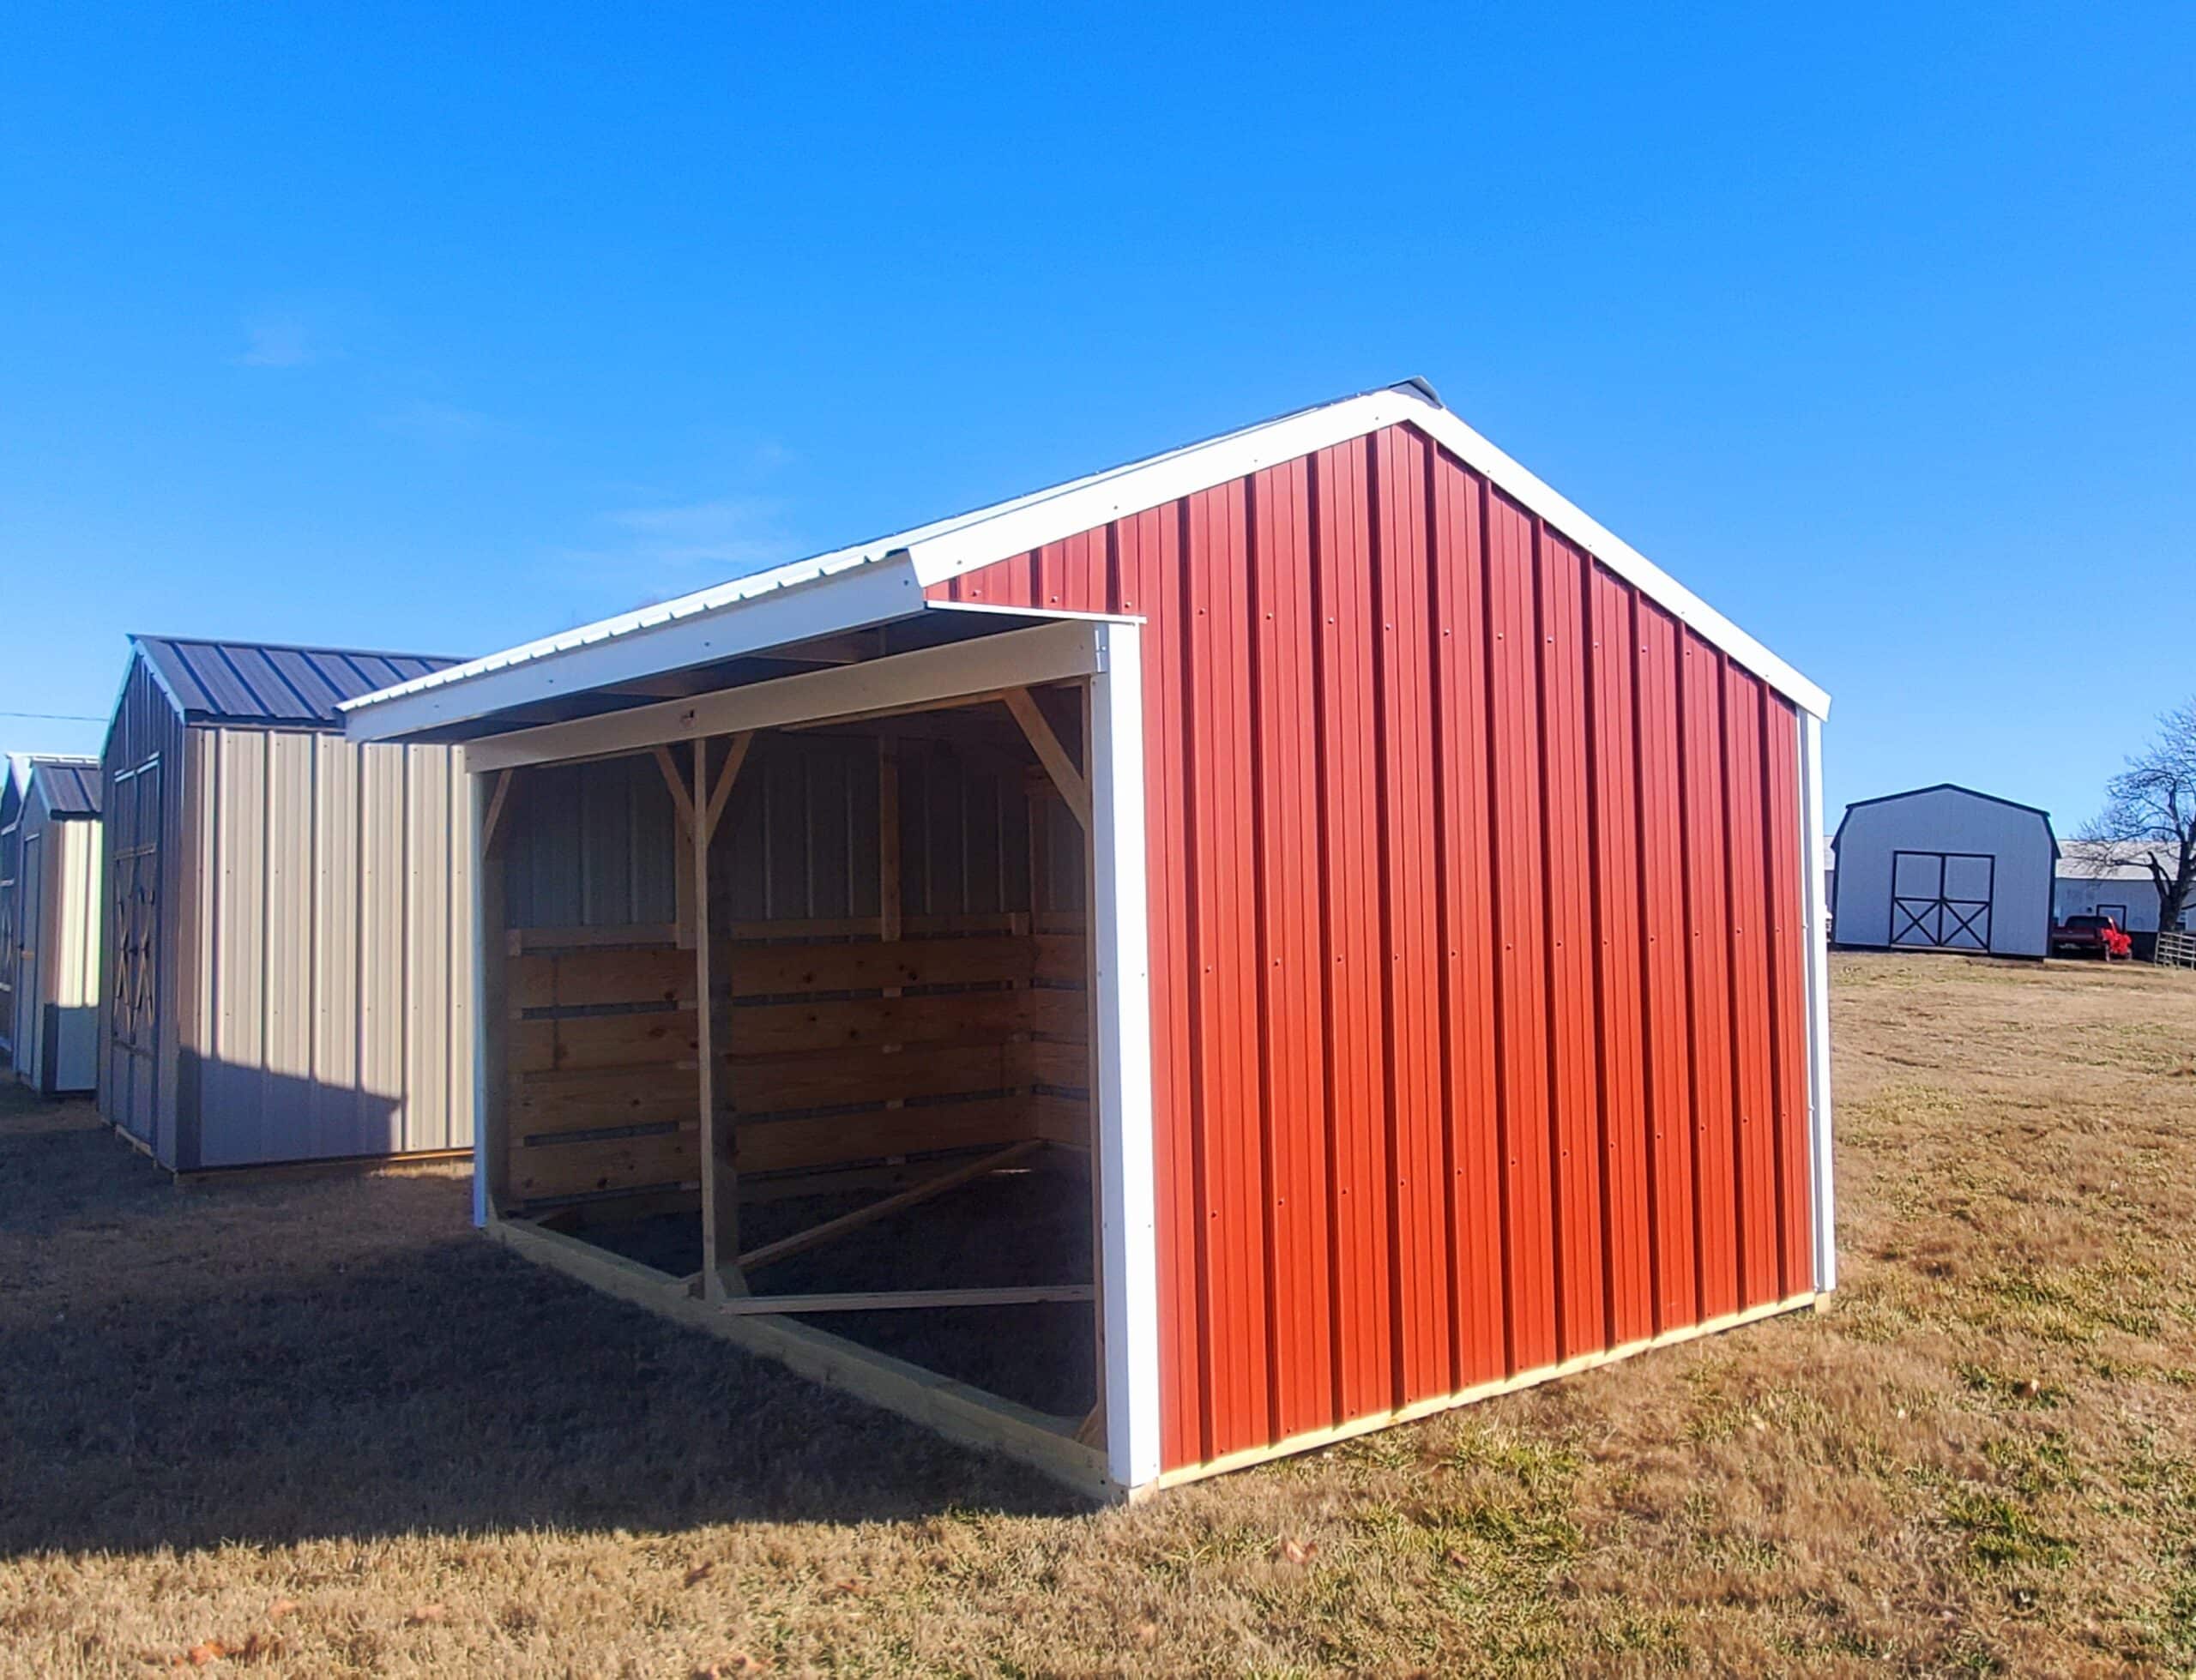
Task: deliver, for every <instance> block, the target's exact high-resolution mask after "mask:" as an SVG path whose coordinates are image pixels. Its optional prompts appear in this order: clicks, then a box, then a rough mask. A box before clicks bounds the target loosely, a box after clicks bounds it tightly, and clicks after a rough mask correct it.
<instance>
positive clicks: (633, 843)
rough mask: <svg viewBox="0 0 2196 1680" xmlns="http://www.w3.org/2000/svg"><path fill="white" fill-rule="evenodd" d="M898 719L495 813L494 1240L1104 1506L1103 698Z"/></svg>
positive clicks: (484, 860) (1036, 696) (1024, 694)
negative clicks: (1097, 854) (1097, 773)
mask: <svg viewBox="0 0 2196 1680" xmlns="http://www.w3.org/2000/svg"><path fill="white" fill-rule="evenodd" d="M1083 640H1085V641H1088V640H1089V632H1087V631H1086V632H1084V633H1083ZM870 699H872V696H868V695H862V694H860V693H858V692H855V691H854V690H853V689H845V690H843V691H842V698H841V699H840V700H839V701H838V702H834V704H836V705H837V706H841V707H844V706H848V705H854V706H859V707H862V708H864V709H863V711H862V712H861V713H860V714H854V715H848V714H844V713H834V712H831V711H830V710H828V709H827V710H825V711H824V712H823V714H820V715H818V716H817V717H815V718H813V719H811V720H793V721H788V722H786V723H783V724H781V725H777V726H764V727H757V728H753V729H748V730H739V731H735V732H729V733H723V734H713V735H703V736H700V737H698V738H695V739H691V740H682V741H677V742H657V743H652V744H648V745H645V746H643V747H641V748H639V749H637V750H633V751H630V752H625V753H622V754H618V755H616V756H607V757H601V758H593V759H588V760H586V761H583V762H537V763H523V764H517V765H514V766H512V767H510V768H505V769H500V770H495V771H492V772H489V773H487V774H484V775H482V776H481V777H480V783H481V786H482V795H481V797H482V798H483V800H484V802H485V804H484V811H483V817H482V823H483V833H482V842H483V850H482V853H481V864H480V868H481V882H482V888H483V911H484V915H485V917H486V924H487V925H488V926H490V927H492V928H495V929H497V930H498V934H497V936H496V937H495V939H494V940H493V942H492V943H493V947H494V948H493V949H492V951H489V952H486V954H484V978H485V982H486V985H485V992H486V1004H487V1007H488V1008H489V1009H490V1010H491V1011H492V1032H493V1033H495V1034H496V1035H497V1036H498V1037H499V1038H500V1040H501V1042H500V1045H498V1046H497V1047H496V1050H495V1051H494V1053H493V1054H492V1059H491V1061H490V1063H489V1065H488V1066H487V1067H486V1068H484V1069H483V1078H484V1081H486V1092H485V1096H486V1100H485V1101H484V1103H483V1105H482V1107H483V1112H484V1114H486V1116H487V1117H488V1128H489V1129H488V1132H487V1140H488V1141H487V1149H488V1151H489V1154H488V1159H487V1163H486V1165H487V1167H488V1171H487V1174H486V1178H485V1180H484V1182H483V1184H482V1187H481V1188H482V1192H483V1195H484V1196H485V1199H486V1204H487V1205H486V1208H485V1209H484V1213H487V1214H488V1215H489V1216H490V1217H492V1219H493V1220H494V1221H495V1224H496V1225H497V1227H498V1231H500V1232H501V1234H503V1235H504V1237H505V1240H507V1241H510V1242H511V1243H514V1244H516V1245H517V1246H521V1247H525V1248H530V1249H532V1250H533V1251H534V1252H537V1253H539V1252H544V1251H545V1250H546V1251H549V1252H552V1253H553V1254H554V1255H556V1256H557V1257H558V1259H559V1260H560V1261H561V1262H562V1263H565V1264H567V1265H576V1266H578V1267H581V1268H584V1269H590V1270H592V1271H593V1272H594V1274H597V1275H598V1277H600V1276H613V1277H615V1278H617V1279H619V1280H623V1283H624V1287H625V1288H626V1289H627V1290H629V1291H630V1292H637V1293H639V1294H640V1295H642V1296H643V1298H652V1304H655V1305H657V1306H659V1308H663V1307H666V1306H667V1305H668V1304H672V1303H673V1302H676V1303H677V1304H679V1307H680V1309H681V1310H684V1311H686V1312H688V1313H690V1314H691V1315H694V1316H698V1317H699V1318H700V1319H701V1320H702V1321H703V1322H708V1323H709V1325H710V1326H711V1328H716V1329H717V1330H718V1331H719V1332H720V1333H721V1334H726V1335H727V1336H728V1337H730V1338H732V1339H733V1340H740V1341H744V1342H746V1343H748V1344H749V1345H750V1346H756V1347H758V1348H760V1349H762V1350H763V1351H765V1352H772V1353H775V1354H776V1355H777V1356H778V1357H781V1358H787V1359H788V1360H789V1361H790V1362H792V1363H794V1364H801V1363H802V1362H803V1361H804V1360H811V1361H820V1362H829V1363H830V1364H831V1365H832V1366H833V1367H834V1368H836V1370H839V1371H841V1372H842V1373H843V1372H845V1371H847V1370H851V1369H857V1368H859V1369H860V1370H861V1371H862V1372H863V1374H864V1376H865V1378H866V1380H868V1381H870V1382H874V1383H877V1384H881V1385H884V1386H885V1387H888V1388H894V1389H896V1390H897V1391H898V1392H899V1394H900V1400H901V1404H902V1409H906V1408H907V1406H909V1405H911V1404H912V1405H915V1406H920V1407H926V1408H928V1412H927V1414H926V1415H928V1416H929V1417H930V1418H931V1420H932V1422H943V1423H944V1424H946V1426H947V1427H948V1428H949V1430H950V1431H951V1432H956V1433H960V1434H962V1435H964V1436H967V1437H968V1438H970V1439H973V1440H976V1441H979V1442H984V1443H986V1444H994V1445H995V1444H1002V1442H1006V1443H1009V1444H1011V1445H1013V1446H1014V1447H1015V1448H1016V1450H1017V1451H1018V1452H1019V1453H1020V1454H1021V1455H1023V1456H1024V1457H1029V1458H1035V1459H1036V1460H1038V1461H1039V1462H1041V1463H1043V1464H1044V1465H1045V1466H1046V1467H1047V1468H1048V1469H1051V1470H1052V1471H1053V1472H1054V1473H1056V1474H1059V1475H1062V1476H1063V1477H1065V1478H1066V1479H1069V1480H1070V1481H1071V1482H1074V1483H1075V1484H1077V1485H1080V1486H1083V1487H1085V1488H1087V1489H1089V1490H1094V1491H1095V1490H1103V1489H1104V1488H1105V1487H1106V1486H1107V1472H1106V1466H1105V1461H1104V1458H1103V1447H1104V1407H1103V1405H1102V1394H1103V1386H1104V1379H1103V1374H1102V1373H1103V1369H1104V1361H1103V1358H1102V1356H1101V1331H1100V1325H1099V1316H1098V1306H1097V1302H1098V1297H1099V1294H1100V1290H1101V1279H1100V1275H1099V1248H1100V1243H1099V1240H1098V1237H1097V1235H1096V1228H1097V1225H1098V1221H1099V1218H1100V1211H1099V1202H1098V1200H1097V1198H1096V1195H1095V1182H1096V1181H1095V1177H1094V1172H1093V1162H1094V1158H1095V1154H1096V1153H1097V1147H1098V1146H1097V1139H1096V1135H1095V1126H1094V1119H1093V1111H1094V1104H1093V1093H1094V1091H1095V1087H1096V1083H1097V1081H1096V1076H1095V1071H1094V1066H1093V1061H1092V1043H1093V1038H1094V1033H1093V1028H1092V1020H1091V1015H1092V1009H1093V1002H1094V996H1095V994H1094V990H1093V985H1092V972H1091V971H1092V963H1093V954H1092V949H1091V943H1090V939H1089V919H1090V918H1089V902H1090V894H1091V885H1092V883H1091V873H1092V868H1093V852H1092V847H1091V845H1090V841H1089V819H1090V810H1091V799H1090V792H1089V772H1088V766H1089V762H1090V748H1089V684H1088V682H1087V680H1077V681H1072V682H1068V683H1030V684H1029V685H1027V686H1020V685H1017V686H1014V687H1011V688H1009V689H1004V690H1003V691H993V692H989V693H985V694H980V695H965V696H958V697H956V700H955V701H954V702H953V703H950V704H945V705H915V704H906V705H901V704H892V705H888V706H885V707H884V708H872V707H870V706H868V704H867V702H868V701H869V700H870Z"/></svg>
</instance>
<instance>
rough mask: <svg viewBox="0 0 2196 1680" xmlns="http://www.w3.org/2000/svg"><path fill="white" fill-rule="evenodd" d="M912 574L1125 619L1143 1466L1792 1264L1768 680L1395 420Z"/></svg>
mask: <svg viewBox="0 0 2196 1680" xmlns="http://www.w3.org/2000/svg"><path fill="white" fill-rule="evenodd" d="M932 594H934V595H936V596H938V597H939V598H941V599H967V600H981V601H988V602H992V603H994V604H997V605H1030V606H1035V607H1038V608H1041V609H1042V608H1054V609H1063V610H1070V611H1115V612H1129V613H1137V614H1140V615H1143V617H1146V618H1147V620H1148V621H1149V626H1150V631H1149V636H1148V638H1147V647H1146V659H1145V666H1144V671H1145V694H1144V702H1145V726H1146V730H1147V746H1146V755H1147V776H1148V778H1149V786H1148V788H1147V797H1148V801H1149V829H1148V832H1149V881H1150V915H1151V957H1152V973H1151V982H1152V1013H1153V1042H1152V1054H1153V1064H1154V1091H1153V1100H1154V1115H1155V1122H1154V1123H1155V1129H1156V1136H1155V1163H1156V1171H1157V1179H1158V1197H1159V1268H1160V1311H1161V1321H1162V1326H1161V1442H1162V1460H1163V1464H1164V1466H1165V1467H1166V1468H1167V1469H1168V1470H1179V1469H1182V1468H1184V1467H1186V1466H1196V1465H1200V1464H1209V1463H1211V1462H1212V1461H1213V1460H1217V1459H1222V1458H1224V1457H1227V1456H1228V1455H1229V1454H1237V1453H1243V1452H1247V1451H1254V1450H1255V1449H1257V1448H1260V1447H1263V1446H1266V1445H1270V1444H1271V1443H1273V1442H1279V1441H1282V1440H1284V1439H1288V1438H1290V1437H1296V1436H1306V1435H1310V1434H1312V1433H1315V1432H1317V1431H1319V1430H1326V1429H1330V1428H1333V1427H1335V1426H1337V1425H1341V1424H1348V1423H1350V1422H1352V1421H1354V1420H1357V1419H1361V1418H1372V1417H1379V1416H1382V1415H1385V1413H1387V1412H1390V1411H1391V1410H1394V1409H1396V1408H1397V1407H1401V1406H1410V1405H1413V1404H1415V1403H1419V1402H1424V1401H1427V1400H1438V1399H1439V1397H1441V1396H1442V1395H1444V1394H1453V1393H1456V1392H1457V1391H1459V1390H1461V1389H1464V1388H1470V1387H1473V1386H1474V1385H1477V1384H1481V1383H1487V1382H1495V1381H1499V1380H1500V1379H1502V1378H1504V1377H1506V1376H1517V1375H1519V1374H1523V1373H1527V1372H1531V1371H1534V1370H1542V1369H1545V1368H1547V1367H1548V1366H1550V1365H1552V1364H1555V1363H1556V1362H1557V1361H1558V1360H1560V1359H1565V1358H1572V1357H1576V1356H1579V1355H1584V1354H1590V1353H1593V1352H1598V1351H1600V1350H1602V1349H1606V1348H1608V1347H1612V1346H1624V1345H1628V1344H1632V1343H1636V1342H1638V1341H1640V1340H1644V1339H1645V1338H1648V1337H1650V1336H1653V1335H1656V1334H1664V1333H1668V1332H1670V1331H1674V1330H1680V1329H1683V1328H1687V1327H1689V1326H1692V1325H1695V1324H1698V1323H1700V1322H1704V1321H1705V1320H1707V1319H1710V1318H1712V1317H1715V1316H1719V1315H1722V1314H1726V1313H1731V1312H1735V1311H1738V1310H1742V1309H1745V1308H1752V1307H1759V1306H1762V1305H1764V1304H1770V1303H1773V1302H1776V1301H1779V1300H1789V1298H1791V1297H1792V1296H1794V1295H1795V1294H1799V1293H1803V1292H1806V1291H1807V1289H1808V1288H1809V1287H1811V1286H1812V1282H1813V1270H1812V1254H1811V1246H1810V1240H1809V1235H1810V1218H1811V1207H1812V1203H1811V1201H1810V1190H1809V1185H1808V1177H1807V1162H1808V1153H1807V1150H1808V1135H1807V1039H1806V1021H1805V1019H1804V1012H1805V1009H1806V1007H1807V1000H1806V990H1805V987H1804V985H1802V983H1801V981H1802V974H1803V966H1802V965H1803V963H1804V961H1805V942H1804V936H1805V925H1804V918H1803V914H1802V907H1801V888H1802V883H1801V870H1800V853H1799V836H1800V828H1799V823H1800V815H1799V801H1800V794H1801V789H1800V779H1799V718H1798V714H1797V713H1796V711H1795V709H1794V708H1792V707H1791V706H1790V705H1789V702H1786V701H1784V700H1783V698H1782V697H1781V696H1779V695H1775V694H1773V693H1771V692H1770V691H1769V689H1767V687H1766V685H1765V684H1763V683H1760V682H1759V680H1758V679H1757V678H1755V677H1752V676H1751V675H1749V674H1747V673H1746V672H1745V671H1741V670H1739V669H1738V668H1736V667H1734V666H1733V665H1731V664H1730V662H1729V661H1728V659H1726V658H1724V657H1723V656H1722V654H1721V653H1718V652H1717V650H1716V648H1715V647H1712V646H1710V644H1709V643H1707V642H1706V641H1703V640H1701V639H1700V638H1699V637H1698V635H1694V634H1693V633H1692V632H1691V631H1688V630H1686V629H1682V628H1681V627H1680V625H1679V624H1678V623H1677V622H1676V621H1675V620H1674V618H1673V617H1671V616H1670V615H1669V614H1668V613H1667V612H1666V611H1663V610H1662V609H1661V608H1659V607H1657V606H1655V605H1650V604H1649V603H1648V602H1646V601H1645V600H1644V599H1642V598H1641V596H1640V595H1639V593H1638V591H1637V590H1636V589H1634V588H1633V587H1632V586H1631V585H1630V584H1628V583H1626V582H1625V581H1622V580H1621V579H1620V578H1618V577H1617V576H1616V575H1614V574H1613V573H1611V572H1609V571H1608V570H1606V569H1603V568H1602V567H1601V566H1600V565H1598V564H1597V563H1595V562H1594V561H1593V560H1592V559H1591V558H1590V557H1589V556H1588V555H1586V554H1585V553H1584V551H1581V550H1580V549H1579V548H1578V546H1576V545H1574V544H1573V543H1572V542H1571V541H1570V540H1568V539H1566V537H1565V536H1564V535H1563V534H1562V533H1559V532H1556V531H1553V530H1551V529H1547V528H1546V527H1542V526H1541V524H1540V523H1539V522H1538V521H1535V519H1534V518H1533V517H1532V516H1531V515H1528V514H1527V513H1526V512H1525V511H1524V510H1523V509H1521V508H1519V507H1518V506H1517V504H1516V503H1511V502H1510V501H1508V500H1507V499H1506V498H1505V497H1503V496H1502V495H1501V494H1500V493H1499V492H1498V491H1493V489H1492V488H1491V487H1490V486H1489V485H1487V483H1486V482H1485V481H1484V480H1483V479H1481V478H1480V477H1479V476H1478V475H1476V474H1475V473H1472V472H1471V471H1470V470H1469V469H1468V468H1467V467H1464V466H1463V464H1462V463H1461V462H1460V461H1457V460H1455V459H1454V458H1452V457H1451V456H1450V455H1447V454H1446V453H1445V451H1443V450H1442V449H1439V448H1438V447H1437V446H1435V445H1434V444H1433V443H1431V442H1430V441H1429V440H1428V439H1427V438H1426V437H1424V436H1423V435H1421V434H1420V433H1418V432H1415V431H1412V430H1410V429H1409V428H1396V429H1392V430H1391V431H1385V432H1380V433H1376V434H1374V435H1372V437H1366V438H1363V439H1360V440H1357V441H1355V442H1353V443H1345V444H1340V445H1336V447H1334V448H1331V449H1324V450H1321V451H1320V452H1318V454H1316V455H1308V456H1306V457H1304V458H1302V459H1300V460H1296V461H1288V462H1284V463H1282V464H1281V465H1278V466H1276V467H1269V468H1267V469H1265V470H1264V471H1261V472H1259V473H1256V474H1255V475H1253V476H1252V477H1251V478H1249V479H1243V480H1240V481H1238V482H1236V483H1234V484H1232V485H1222V486H1220V487H1218V488H1216V489H1214V490H1210V491H1200V492H1199V493H1198V494H1197V495H1195V496H1192V497H1187V498H1185V499H1184V500H1183V501H1180V502H1177V503H1173V504H1171V505H1169V506H1168V507H1166V508H1162V509H1157V510H1155V511H1153V512H1150V513H1146V514H1140V515H1135V516H1133V517H1131V518H1127V519H1123V520H1121V521H1116V522H1115V523H1113V524H1112V525H1109V526H1106V527H1100V528H1099V529H1097V530H1095V531H1093V532H1090V533H1085V534H1083V535H1082V536H1078V537H1075V538H1071V539H1067V540H1066V541H1065V542H1059V543H1054V544H1051V545H1047V547H1045V548H1043V549H1041V550H1038V551H1035V552H1033V553H1029V554H1025V555H1021V556H1017V557H1015V558H1013V559H1011V560H1006V561H1003V562H1001V563H998V564H997V565H994V566H992V567H989V568H986V569H982V570H980V571H974V572H970V573H968V574H967V575H963V576H961V577H958V578H956V579H954V580H952V581H950V582H948V583H944V584H940V585H938V586H937V587H935V588H934V589H933V590H932Z"/></svg>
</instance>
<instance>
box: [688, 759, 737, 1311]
mask: <svg viewBox="0 0 2196 1680" xmlns="http://www.w3.org/2000/svg"><path fill="white" fill-rule="evenodd" d="M754 740H755V738H754V735H753V734H752V732H749V733H746V734H741V735H734V736H733V737H732V738H730V739H729V740H727V743H726V744H725V756H724V765H723V768H721V769H720V770H719V771H718V772H717V781H716V785H715V788H714V789H712V787H711V786H710V783H709V742H708V741H707V740H706V739H703V740H699V741H697V742H695V743H694V791H693V795H692V797H691V799H682V800H681V801H680V802H679V803H680V808H681V812H682V814H683V815H684V816H685V817H686V828H687V833H688V834H689V836H690V838H691V840H692V846H691V852H692V871H693V873H692V880H693V887H692V906H691V914H692V917H693V930H694V1042H695V1059H696V1063H697V1070H698V1071H697V1086H698V1089H697V1092H696V1102H697V1115H698V1117H699V1118H700V1121H701V1155H702V1293H703V1298H705V1299H708V1300H711V1301H722V1300H726V1299H727V1298H730V1297H732V1296H735V1295H745V1293H746V1292H747V1284H746V1280H745V1274H743V1273H742V1272H741V1271H740V1269H739V1261H738V1259H737V1256H738V1255H739V1166H738V1164H737V1160H736V1155H735V1143H734V1135H733V1124H732V1116H731V1114H730V1113H729V1112H728V1111H726V1110H725V1108H724V1106H723V1105H721V1104H720V1103H719V1102H718V1101H717V1068H716V1032H715V1027H716V1021H715V1016H716V996H715V991H716V989H715V974H714V972H713V970H714V965H713V963H712V961H711V953H710V949H709V944H710V940H709V842H710V840H712V839H713V838H715V834H716V829H717V823H718V822H719V821H720V820H721V818H722V817H723V816H724V808H725V802H726V800H727V798H729V797H730V796H731V793H732V784H733V779H734V778H735V777H737V776H738V775H739V767H740V766H741V765H742V764H744V763H745V762H746V759H747V750H748V748H749V747H751V746H752V745H753V744H754ZM666 756H667V757H668V756H669V755H668V754H666ZM682 792H683V790H682Z"/></svg>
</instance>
